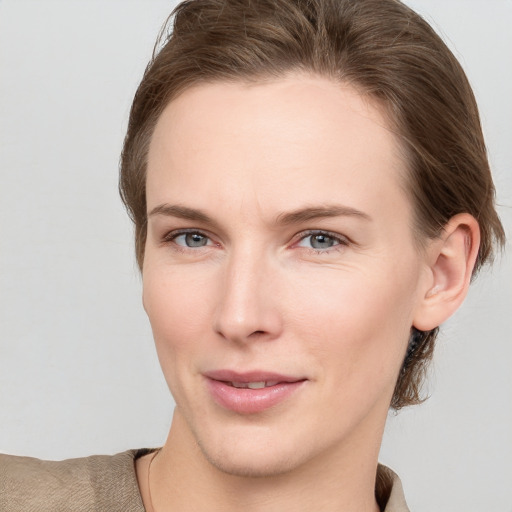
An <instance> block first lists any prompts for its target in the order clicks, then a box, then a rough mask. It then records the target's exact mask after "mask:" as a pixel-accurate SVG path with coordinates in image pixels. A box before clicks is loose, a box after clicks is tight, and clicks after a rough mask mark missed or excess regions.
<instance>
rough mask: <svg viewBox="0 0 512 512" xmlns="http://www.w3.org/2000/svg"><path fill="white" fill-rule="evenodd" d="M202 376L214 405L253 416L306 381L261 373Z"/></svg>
mask: <svg viewBox="0 0 512 512" xmlns="http://www.w3.org/2000/svg"><path fill="white" fill-rule="evenodd" d="M205 377H206V384H207V388H208V390H209V392H210V394H211V396H212V398H213V400H214V402H216V403H217V404H218V405H220V406H221V407H223V408H225V409H228V410H230V411H233V412H236V413H239V414H256V413H259V412H263V411H265V410H267V409H270V408H272V407H275V406H276V405H278V404H280V403H282V402H284V401H285V400H287V399H289V398H291V396H292V395H293V394H295V392H296V391H297V390H298V389H300V388H301V387H302V386H303V384H304V383H305V382H306V379H304V378H302V377H293V376H289V375H281V374H277V373H269V372H260V371H255V372H246V373H239V372H234V371H231V370H218V371H213V372H208V373H206V374H205Z"/></svg>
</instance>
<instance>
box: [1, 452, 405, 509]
mask: <svg viewBox="0 0 512 512" xmlns="http://www.w3.org/2000/svg"><path fill="white" fill-rule="evenodd" d="M151 451H152V450H148V449H142V450H129V451H126V452H123V453H118V454H117V455H93V456H92V457H84V458H80V459H68V460H63V461H59V462H56V461H44V460H39V459H34V458H31V457H17V456H13V455H0V512H145V509H144V505H143V503H142V498H141V496H140V492H139V487H138V484H137V477H136V475H135V464H134V461H135V459H137V458H138V457H142V456H143V455H145V454H147V453H150V452H151ZM376 494H377V500H378V502H379V504H380V506H381V508H382V509H383V511H384V512H409V509H408V508H407V505H406V503H405V498H404V493H403V489H402V484H401V482H400V479H399V478H398V476H397V475H396V474H395V473H394V472H393V471H391V470H390V469H389V468H387V467H385V466H382V465H379V468H378V472H377V491H376Z"/></svg>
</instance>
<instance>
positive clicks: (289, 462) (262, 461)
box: [199, 444, 300, 478]
mask: <svg viewBox="0 0 512 512" xmlns="http://www.w3.org/2000/svg"><path fill="white" fill-rule="evenodd" d="M199 447H200V449H201V451H202V453H203V455H204V457H205V458H206V460H207V461H208V462H209V463H210V464H211V465H212V466H213V467H215V468H216V469H217V470H219V471H221V472H222V473H225V474H228V475H232V476H238V477H245V478H265V477H276V476H278V475H284V474H286V473H289V472H290V471H292V470H294V469H296V468H297V467H298V466H300V461H299V460H296V459H295V458H292V457H290V456H288V457H287V456H286V455H285V454H278V453H275V451H272V450H258V452H257V453H256V452H251V451H250V450H246V451H245V452H243V453H241V452H237V453H233V450H232V449H227V450H215V451H213V450H208V449H207V448H206V447H204V446H201V444H199Z"/></svg>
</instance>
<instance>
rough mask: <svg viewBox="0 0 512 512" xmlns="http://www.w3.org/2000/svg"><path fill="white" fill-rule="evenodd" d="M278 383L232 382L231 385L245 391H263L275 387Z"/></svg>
mask: <svg viewBox="0 0 512 512" xmlns="http://www.w3.org/2000/svg"><path fill="white" fill-rule="evenodd" d="M277 383H278V381H277V380H269V381H267V382H263V381H261V382H231V383H230V384H231V385H232V386H233V387H234V388H245V389H263V388H268V387H270V386H275V385H276V384H277Z"/></svg>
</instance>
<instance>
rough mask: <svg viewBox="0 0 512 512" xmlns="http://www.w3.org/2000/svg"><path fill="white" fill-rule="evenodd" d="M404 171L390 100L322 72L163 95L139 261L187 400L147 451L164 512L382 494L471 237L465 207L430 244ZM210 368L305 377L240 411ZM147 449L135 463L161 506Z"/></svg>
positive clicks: (455, 299) (295, 504) (331, 506)
mask: <svg viewBox="0 0 512 512" xmlns="http://www.w3.org/2000/svg"><path fill="white" fill-rule="evenodd" d="M406 172H407V166H406V163H405V162H404V161H403V160H402V159H401V157H400V151H399V144H398V141H397V139H396V137H395V135H394V134H392V133H391V132H390V131H389V130H388V129H387V123H386V119H385V116H384V115H383V113H382V112H381V110H380V109H379V108H378V107H377V106H376V105H374V104H372V103H370V102H369V101H368V100H367V99H364V98H363V97H361V96H360V95H359V94H358V93H357V91H355V90H354V89H352V88H351V87H350V86H348V85H340V84H335V83H333V82H331V81H329V80H327V79H323V78H320V77H314V76H305V75H289V76H286V77H284V78H282V79H280V80H276V81H272V82H266V83H260V84H256V85H254V84H252V85H247V84H242V83H234V84H233V83H230V84H226V83H214V84H203V85H199V86H195V87H193V88H191V89H189V90H187V91H185V92H184V93H183V94H182V95H181V96H180V97H178V98H177V99H175V100H174V101H172V102H171V103H170V104H169V105H168V106H167V108H166V109H165V111H164V112H163V114H162V115H161V117H160V119H159V121H158V123H157V125H156V128H155V132H154V135H153V138H152V141H151V146H150V151H149V157H148V173H147V203H148V237H147V243H146V249H145V258H144V267H143V301H144V306H145V309H146V312H147V314H148V316H149V319H150V322H151V326H152V329H153V334H154V337H155V343H156V348H157V352H158V356H159V359H160V363H161V366H162V369H163V372H164V375H165V378H166V380H167V383H168V385H169V388H170V390H171V392H172V394H173V397H174V399H175V401H176V409H175V413H174V419H173V423H172V426H171V430H170V433H169V437H168V440H167V442H166V444H165V446H164V447H163V449H162V451H161V452H160V453H159V454H158V456H157V457H156V458H155V459H154V461H153V463H152V465H151V501H152V505H153V507H154V509H155V510H158V511H159V512H160V511H173V510H180V511H183V510H194V511H202V510H205V511H206V510H208V511H212V510H214V511H215V510H219V511H221V510H222V511H230V510H239V509H240V507H241V506H243V507H244V509H245V510H249V511H252V510H254V511H259V510H265V512H269V511H273V510H276V511H278V510H279V511H282V510H294V511H302V510H304V511H310V510H313V509H314V510H321V511H331V510H332V511H334V510H336V511H340V510H343V511H358V512H362V511H376V510H378V507H377V504H376V502H375V498H374V485H375V471H376V466H377V457H378V451H379V447H380V442H381V439H382V433H383V429H384V424H385V420H386V416H387V412H388V408H389V403H390V400H391V397H392V394H393V389H394V386H395V382H396V379H397V376H398V373H399V371H400V368H401V364H402V361H403V358H404V354H405V351H406V348H407V343H408V339H409V334H410V329H411V326H413V325H415V326H416V327H418V328H420V329H426V328H428V329H430V328H433V327H435V326H436V325H439V323H441V321H444V319H446V318H447V317H448V316H449V315H450V314H451V313H452V312H453V311H454V310H455V309H456V308H457V307H458V305H459V304H460V302H461V301H462V299H463V298H464V296H465V293H466V291H467V286H468V284H469V276H470V274H471V268H472V261H473V262H474V257H475V256H476V249H475V247H476V248H477V247H478V240H477V238H478V226H477V225H476V222H475V221H474V219H472V218H471V217H470V216H468V215H466V216H464V215H462V216H459V217H458V218H456V219H455V218H454V219H452V221H451V223H449V224H448V225H447V226H446V229H445V231H444V233H443V235H442V236H441V237H440V238H439V240H435V241H432V242H431V243H429V244H427V248H426V249H425V250H422V251H421V252H420V251H419V249H418V244H417V243H415V234H414V233H413V231H412V228H411V225H412V222H411V219H412V213H413V205H412V204H411V202H410V200H409V198H408V195H407V194H406V192H405V191H404V190H405V189H404V187H403V182H404V176H406ZM170 206H172V207H171V208H170ZM174 206H179V207H180V208H181V210H179V209H176V208H173V207H174ZM183 207H185V208H187V209H191V210H194V211H196V212H197V211H200V212H201V213H203V214H205V215H204V216H203V217H201V216H199V215H198V214H197V213H196V214H195V218H183V212H184V210H183ZM311 208H313V209H315V211H313V212H312V211H311V210H308V211H309V215H305V214H304V213H302V214H301V215H289V214H290V213H291V212H295V213H297V212H300V211H302V212H304V210H305V209H311ZM333 208H335V209H336V208H337V211H332V210H333ZM321 209H330V210H331V211H330V213H329V215H328V216H327V215H325V211H324V215H319V213H320V212H319V210H321ZM187 212H188V213H190V212H189V211H187ZM287 214H288V215H287ZM206 217H208V218H206ZM283 218H286V220H287V221H286V222H283ZM183 230H188V231H189V232H190V231H191V232H193V233H195V235H189V236H188V237H187V236H186V235H185V234H183ZM318 235H320V238H319V237H318ZM194 236H195V238H194ZM321 236H324V237H326V238H321ZM191 242H192V243H193V244H197V245H195V246H192V247H189V246H187V244H189V245H190V243H191ZM201 244H205V245H201ZM429 326H430V327H429ZM217 369H235V370H237V371H250V370H260V371H261V370H266V371H273V372H278V373H280V374H286V375H292V376H295V377H300V378H302V379H305V382H304V383H303V385H302V386H300V388H299V389H298V390H297V391H296V392H295V393H293V394H292V395H291V396H290V397H289V398H287V399H286V400H284V401H283V402H281V403H279V404H278V405H277V406H275V407H272V408H270V409H268V410H266V411H264V412H261V413H256V414H238V413H236V412H233V411H230V410H227V409H225V408H223V407H221V406H219V405H218V404H217V403H216V402H215V401H214V400H213V399H212V396H211V394H210V392H209V391H208V387H207V385H206V384H205V380H206V379H205V377H204V373H205V372H208V371H212V370H217ZM148 465H149V459H148V457H146V458H142V459H140V460H139V461H138V462H137V473H138V476H139V483H140V487H141V492H142V496H143V499H144V501H145V503H146V505H147V508H148V509H149V510H151V503H150V497H149V493H148V487H147V481H149V478H148V477H149V475H148Z"/></svg>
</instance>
